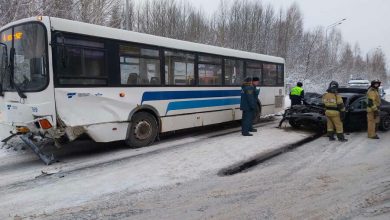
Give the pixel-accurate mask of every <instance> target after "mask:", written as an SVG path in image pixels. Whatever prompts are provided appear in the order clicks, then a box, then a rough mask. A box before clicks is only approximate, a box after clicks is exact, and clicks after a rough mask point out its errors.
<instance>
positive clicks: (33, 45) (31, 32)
mask: <svg viewBox="0 0 390 220" xmlns="http://www.w3.org/2000/svg"><path fill="white" fill-rule="evenodd" d="M0 36H1V40H0V42H1V43H3V44H5V45H6V48H7V50H6V51H7V52H6V54H4V53H3V54H1V55H0V56H2V57H7V59H8V63H11V62H12V60H13V64H14V71H13V74H12V73H11V71H10V70H11V69H9V68H4V69H6V70H5V71H3V74H2V75H1V82H2V88H3V90H4V91H14V90H15V87H18V88H19V89H20V90H21V91H27V92H28V91H38V90H41V89H43V88H44V87H45V86H46V85H47V82H48V76H47V70H46V43H45V42H46V36H45V29H44V27H43V26H42V25H41V24H39V23H26V24H22V25H18V26H15V27H12V28H9V29H7V30H5V31H2V32H0ZM11 48H14V56H13V57H11V55H12V54H11V53H10V51H11V50H12V49H11ZM4 51H5V50H4ZM5 63H7V62H5ZM2 67H4V65H3V66H2ZM12 75H13V76H12Z"/></svg>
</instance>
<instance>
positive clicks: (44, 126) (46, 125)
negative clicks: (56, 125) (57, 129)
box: [39, 119, 53, 129]
mask: <svg viewBox="0 0 390 220" xmlns="http://www.w3.org/2000/svg"><path fill="white" fill-rule="evenodd" d="M39 125H40V126H41V128H42V129H50V128H52V127H53V126H52V125H51V124H50V122H49V120H47V119H41V120H39Z"/></svg>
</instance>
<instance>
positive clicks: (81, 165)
mask: <svg viewBox="0 0 390 220" xmlns="http://www.w3.org/2000/svg"><path fill="white" fill-rule="evenodd" d="M275 126H276V122H275V123H270V124H268V125H265V126H264V127H260V128H259V132H257V133H255V135H254V136H253V137H243V136H241V134H240V132H239V131H238V130H239V128H233V129H230V130H228V132H226V130H217V131H213V132H210V133H207V134H204V135H199V136H195V137H185V138H181V139H177V140H172V141H169V140H168V141H165V142H162V143H157V144H156V145H154V146H152V147H149V148H143V149H139V150H129V149H127V150H125V149H121V148H119V149H117V150H114V151H112V152H110V151H109V152H105V153H97V154H93V153H92V154H91V155H87V154H85V153H84V154H81V155H77V156H74V157H66V158H65V159H64V160H63V161H62V162H61V163H59V164H55V165H54V166H51V167H45V166H43V165H42V164H41V163H40V162H39V161H36V160H32V158H31V155H28V153H23V154H22V155H19V154H17V153H10V152H5V153H4V152H3V154H0V159H1V160H0V161H1V162H0V195H1V200H0V219H4V218H9V217H14V216H23V217H28V216H34V215H39V214H43V213H54V212H56V211H57V210H59V209H64V208H69V207H73V206H81V205H83V204H85V203H88V202H91V201H96V199H98V198H100V197H102V196H109V195H111V194H118V193H119V194H120V193H121V192H133V193H135V192H141V191H148V190H152V189H159V188H161V187H169V186H174V185H181V184H183V183H185V182H189V181H194V180H197V179H201V178H204V177H213V176H216V175H217V173H218V171H220V170H221V169H223V168H226V167H229V166H231V165H233V164H236V163H240V162H242V161H245V160H248V159H249V158H252V157H253V156H255V155H261V154H263V153H267V152H270V151H273V150H275V149H279V148H281V147H283V146H286V145H289V144H291V143H294V142H297V141H301V140H302V139H305V138H307V137H309V136H311V135H312V134H310V133H307V132H297V131H291V130H289V129H287V130H281V129H276V128H275ZM232 132H233V133H232ZM2 150H3V151H4V150H5V149H2ZM26 154H27V155H26ZM42 171H43V172H45V173H53V174H52V175H41V174H42V173H41V172H42Z"/></svg>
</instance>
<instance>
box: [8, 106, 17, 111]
mask: <svg viewBox="0 0 390 220" xmlns="http://www.w3.org/2000/svg"><path fill="white" fill-rule="evenodd" d="M7 109H8V110H11V109H12V110H16V109H18V107H17V106H14V105H7Z"/></svg>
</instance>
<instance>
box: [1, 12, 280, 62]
mask: <svg viewBox="0 0 390 220" xmlns="http://www.w3.org/2000/svg"><path fill="white" fill-rule="evenodd" d="M40 18H41V19H42V21H44V20H49V19H50V25H51V29H52V30H57V31H64V32H69V33H76V34H82V35H88V36H96V37H102V38H108V39H115V40H122V41H129V42H134V43H140V44H147V45H152V46H160V47H166V48H172V49H177V50H184V51H193V52H200V53H207V54H214V55H221V56H225V57H235V58H243V59H249V60H261V61H265V62H274V63H284V59H283V58H281V57H275V56H269V55H263V54H257V53H251V52H245V51H240V50H234V49H229V48H223V47H217V46H211V45H206V44H200V43H193V42H189V41H183V40H176V39H172V38H166V37H159V36H155V35H150V34H143V33H138V32H134V31H127V30H121V29H116V28H110V27H105V26H100V25H94V24H88V23H84V22H79V21H72V20H66V19H62V18H56V17H47V16H42V17H40ZM28 21H37V17H31V18H26V19H22V20H18V21H15V22H12V23H10V24H7V25H6V26H4V27H3V28H2V29H4V28H7V27H10V26H12V25H16V24H20V23H24V22H28Z"/></svg>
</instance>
